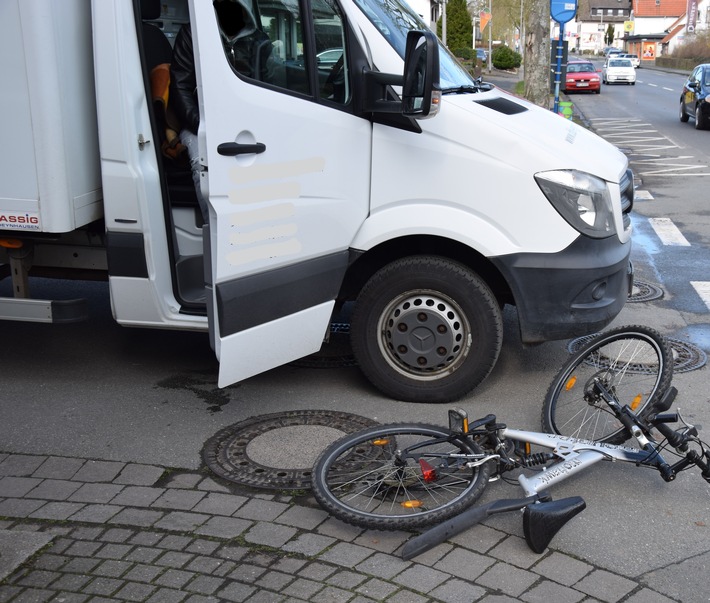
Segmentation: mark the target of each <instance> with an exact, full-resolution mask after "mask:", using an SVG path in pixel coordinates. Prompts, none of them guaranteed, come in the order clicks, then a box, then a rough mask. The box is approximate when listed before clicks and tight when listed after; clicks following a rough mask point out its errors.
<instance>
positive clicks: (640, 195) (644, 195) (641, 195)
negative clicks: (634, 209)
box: [634, 191, 653, 201]
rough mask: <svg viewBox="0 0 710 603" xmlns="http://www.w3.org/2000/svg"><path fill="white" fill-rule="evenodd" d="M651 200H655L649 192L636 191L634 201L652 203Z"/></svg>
mask: <svg viewBox="0 0 710 603" xmlns="http://www.w3.org/2000/svg"><path fill="white" fill-rule="evenodd" d="M651 199H653V195H652V194H651V193H650V192H648V191H634V201H636V200H642V201H650V200H651Z"/></svg>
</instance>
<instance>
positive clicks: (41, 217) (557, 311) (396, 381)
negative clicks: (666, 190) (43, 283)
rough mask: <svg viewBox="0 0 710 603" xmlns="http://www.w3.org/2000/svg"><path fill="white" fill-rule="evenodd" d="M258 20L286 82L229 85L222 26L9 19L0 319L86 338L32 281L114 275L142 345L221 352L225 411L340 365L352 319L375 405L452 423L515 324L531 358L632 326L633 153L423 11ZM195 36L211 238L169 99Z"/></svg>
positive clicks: (299, 14) (44, 13) (28, 12)
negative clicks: (494, 71)
mask: <svg viewBox="0 0 710 603" xmlns="http://www.w3.org/2000/svg"><path fill="white" fill-rule="evenodd" d="M232 1H234V0H217V2H232ZM242 2H243V3H244V8H245V9H246V11H247V14H248V15H249V18H250V19H252V20H253V23H254V24H255V25H256V30H258V33H259V35H260V36H262V37H263V36H264V34H265V35H266V36H268V38H269V41H270V42H269V44H267V47H266V48H265V52H266V53H267V55H268V60H269V61H270V67H271V69H270V70H269V73H270V74H276V75H269V76H265V75H262V70H260V69H258V68H254V69H252V70H251V71H249V75H245V73H246V71H242V70H241V69H240V68H239V66H238V65H236V64H235V63H234V62H233V61H232V59H231V56H230V49H229V48H228V46H225V36H223V35H221V34H220V24H219V23H218V19H217V16H216V11H215V6H214V5H213V2H212V1H211V0H94V1H93V2H92V1H91V0H62V1H61V2H59V1H52V0H5V2H3V4H2V11H1V14H0V57H1V58H0V64H1V65H2V72H3V74H4V75H3V78H4V82H3V85H4V92H3V94H2V95H0V120H1V122H0V128H1V130H2V132H3V134H4V140H5V141H6V142H5V144H3V145H2V149H1V150H0V153H1V155H0V166H1V169H2V171H3V174H2V178H1V179H0V275H2V271H3V270H4V271H5V273H4V274H5V275H6V276H7V277H8V280H11V282H12V287H13V294H12V295H7V296H6V297H4V298H2V299H0V318H5V319H15V320H28V321H47V322H51V321H55V322H56V321H60V320H63V321H70V320H74V319H79V318H81V317H82V316H83V307H82V305H81V303H80V302H79V301H74V300H63V301H58V300H37V299H33V298H32V295H31V284H32V276H33V275H43V276H54V277H57V278H77V277H79V278H83V277H84V276H85V275H86V274H87V271H91V272H93V273H98V274H101V275H104V276H105V277H106V278H107V279H108V281H109V285H110V294H111V304H112V309H113V314H114V317H115V319H116V320H117V321H118V322H119V323H120V324H123V325H127V326H136V327H158V328H172V329H185V330H208V329H209V332H210V334H211V340H212V343H213V347H214V350H215V353H216V355H217V357H218V358H219V360H220V371H219V381H218V383H219V385H220V386H225V385H227V384H230V383H233V382H235V381H238V380H242V379H245V378H247V377H249V376H251V375H255V374H257V373H260V372H262V371H266V370H268V369H270V368H272V367H276V366H279V365H282V364H284V363H287V362H290V361H292V360H294V359H297V358H300V357H303V356H305V355H308V354H311V353H314V352H316V351H318V350H319V348H320V347H321V345H322V343H323V341H324V339H326V338H327V337H328V334H329V331H330V324H331V321H332V316H333V313H334V312H337V311H339V309H340V308H341V307H342V306H343V305H344V304H347V303H349V302H354V304H351V305H353V306H354V309H353V312H352V321H351V327H350V334H351V341H352V347H353V350H354V353H355V356H356V358H357V360H358V362H359V364H360V366H361V368H362V370H363V372H364V373H365V375H366V376H367V377H368V378H369V379H370V380H371V382H372V383H373V384H374V385H375V386H377V387H378V388H379V389H380V390H381V391H382V392H384V393H385V394H387V395H389V396H391V397H394V398H398V399H402V400H412V401H420V402H444V401H449V400H452V399H455V398H458V397H461V396H463V395H464V394H466V393H467V392H469V391H470V390H472V389H473V388H474V387H475V386H476V385H477V384H479V383H480V382H481V381H482V380H483V379H484V378H485V377H486V376H487V375H488V374H489V372H490V371H491V370H492V368H493V366H494V365H495V362H496V360H497V357H498V353H499V351H500V348H501V342H502V324H503V322H502V317H501V311H502V308H503V306H504V305H506V304H510V305H513V306H515V307H516V308H517V316H518V325H519V331H520V333H519V335H520V338H521V340H522V342H524V343H526V344H527V343H531V344H532V343H539V342H544V341H549V340H554V339H562V338H568V337H572V336H578V335H583V334H587V333H590V332H592V331H595V330H598V329H600V328H602V327H604V326H605V325H607V324H608V323H609V322H610V321H611V320H612V319H613V318H614V317H615V316H616V315H617V314H618V313H619V311H620V310H621V308H622V307H623V305H624V303H625V300H626V298H627V295H628V292H629V288H630V282H631V270H630V263H629V255H630V249H631V225H630V217H629V212H630V211H631V207H632V203H633V189H634V187H633V178H632V177H631V173H630V171H629V170H628V165H627V160H626V158H625V157H624V155H623V154H622V153H621V152H619V151H618V150H617V149H616V148H615V147H613V146H612V145H610V144H608V143H606V142H604V141H603V140H602V139H601V138H599V137H597V136H595V135H594V134H592V133H590V132H588V131H587V130H585V129H583V128H581V127H579V126H578V125H576V124H574V123H573V122H571V121H569V120H566V119H563V118H561V117H559V116H557V115H555V114H553V113H552V112H550V111H546V110H543V109H541V108H538V107H536V106H533V105H531V104H529V103H527V102H525V101H523V100H521V99H519V98H516V97H513V96H511V95H508V94H506V93H504V92H502V91H501V90H499V89H497V88H495V87H493V86H490V85H485V84H484V85H481V84H479V83H477V82H475V81H474V80H473V78H472V77H471V75H469V73H467V72H466V71H465V70H464V69H463V68H462V67H461V66H460V65H459V64H458V63H457V62H456V60H455V59H454V58H453V57H452V56H451V55H450V54H449V52H448V51H447V50H446V49H445V48H444V47H443V46H441V44H439V43H438V42H437V40H436V38H435V37H434V35H433V34H432V33H431V32H430V31H429V30H428V29H427V28H426V27H425V25H424V23H423V22H422V21H421V19H420V18H419V17H418V16H417V15H416V14H415V13H414V12H413V11H411V10H410V9H409V8H408V7H407V5H406V4H405V3H404V2H403V1H401V0H242ZM185 24H189V25H188V27H190V31H191V35H192V41H193V46H194V57H195V63H196V77H197V88H196V90H195V95H196V97H197V99H198V102H199V112H200V120H199V135H198V141H199V150H200V157H199V164H200V171H199V174H198V175H199V179H200V182H201V187H200V188H201V194H202V196H203V197H204V198H205V199H206V200H207V201H208V204H209V209H208V219H207V221H206V222H205V221H204V220H203V218H202V214H201V212H200V210H199V206H198V203H197V200H196V194H195V189H194V187H193V185H192V179H191V175H190V171H189V168H184V167H183V166H178V165H175V164H174V162H172V160H169V159H167V158H166V157H165V156H164V155H163V153H162V152H161V142H162V141H163V139H164V137H165V128H164V124H163V122H162V108H161V107H162V105H161V104H160V103H155V102H153V101H154V98H153V97H154V94H153V93H152V92H151V82H152V80H151V74H153V75H154V73H155V72H154V71H153V70H154V68H155V67H156V66H158V65H161V64H165V63H169V62H170V61H171V52H172V49H171V44H173V43H174V40H175V37H176V35H177V33H178V31H179V29H180V27H181V26H183V25H185ZM251 33H256V32H251ZM338 49H339V50H341V53H340V54H339V56H338V58H337V59H335V60H330V59H328V60H326V57H330V58H332V57H333V55H337V54H338V53H337V52H330V53H327V55H326V54H324V53H325V52H326V51H328V50H336V51H337V50H338ZM258 54H259V56H262V55H261V53H258ZM319 55H321V56H320V57H319ZM319 59H320V60H319ZM264 73H266V72H265V71H264ZM152 83H153V84H155V82H154V81H153V82H152ZM168 107H170V100H169V99H168ZM427 118H428V119H427Z"/></svg>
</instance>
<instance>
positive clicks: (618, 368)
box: [542, 325, 673, 444]
mask: <svg viewBox="0 0 710 603" xmlns="http://www.w3.org/2000/svg"><path fill="white" fill-rule="evenodd" d="M595 378H597V379H599V380H600V381H601V382H602V383H603V384H604V386H605V387H606V388H607V389H608V390H609V391H610V392H611V393H612V394H613V395H614V396H615V397H616V399H617V400H618V402H619V404H620V405H621V406H624V405H628V406H629V407H630V408H631V409H632V410H633V411H634V412H635V413H636V414H637V415H638V416H640V417H641V418H643V417H645V416H646V415H647V414H649V413H650V412H651V410H652V409H653V405H654V404H655V403H656V401H658V400H660V399H661V398H662V397H663V395H664V394H665V392H666V391H667V390H668V388H669V387H670V384H671V380H672V378H673V356H672V351H671V349H670V347H669V345H668V343H667V341H666V340H665V339H664V338H663V336H662V335H661V334H660V333H658V332H657V331H656V330H654V329H652V328H650V327H646V326H641V325H633V326H623V327H617V328H615V329H611V330H609V331H606V332H604V333H600V334H599V335H597V336H596V337H594V338H593V339H592V340H590V341H589V342H587V343H586V344H585V345H584V346H583V347H582V348H581V349H580V350H578V351H577V352H576V353H575V354H574V355H573V356H572V357H571V358H570V359H569V360H568V361H567V362H566V363H565V365H564V366H563V367H562V369H561V370H560V371H559V373H558V374H557V376H556V377H555V378H554V380H553V381H552V384H551V385H550V388H549V389H548V391H547V395H546V396H545V402H544V405H543V410H542V426H543V430H545V431H550V432H553V433H558V434H560V435H565V436H570V437H575V438H580V439H586V440H592V441H595V442H606V443H610V444H621V443H623V442H625V441H626V440H628V439H629V438H630V437H631V434H630V433H629V431H628V429H626V428H625V427H623V426H622V425H621V423H619V421H618V420H617V419H616V417H615V416H614V414H613V413H612V412H611V409H610V408H609V406H608V405H607V404H606V403H605V402H604V401H603V400H601V398H600V397H599V396H596V395H594V393H593V391H592V389H591V386H592V383H593V380H594V379H595Z"/></svg>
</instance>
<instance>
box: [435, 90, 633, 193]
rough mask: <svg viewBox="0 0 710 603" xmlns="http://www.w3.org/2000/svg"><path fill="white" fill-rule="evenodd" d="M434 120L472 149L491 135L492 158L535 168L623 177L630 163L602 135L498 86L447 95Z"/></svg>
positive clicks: (488, 150)
mask: <svg viewBox="0 0 710 603" xmlns="http://www.w3.org/2000/svg"><path fill="white" fill-rule="evenodd" d="M462 113H468V114H469V116H464V115H462ZM436 122H439V123H438V124H436V126H435V123H436ZM429 123H431V125H432V126H435V128H436V129H437V130H438V129H439V128H438V127H437V126H442V127H445V128H446V129H447V131H448V132H447V137H449V138H450V139H451V140H455V141H456V142H458V143H459V144H462V145H464V146H470V147H471V149H472V150H473V149H474V148H475V147H477V146H479V145H480V141H481V140H485V141H486V143H487V144H486V153H487V154H488V159H489V160H494V161H495V159H498V160H499V161H502V162H504V163H506V164H508V165H513V166H515V165H516V163H518V165H519V166H520V167H523V166H524V167H525V169H526V171H529V170H531V169H532V171H533V173H537V172H541V171H546V170H558V169H577V170H580V169H581V170H584V171H586V172H589V173H591V174H593V175H595V176H598V177H600V178H602V179H604V180H606V181H609V182H615V183H618V182H619V180H620V179H621V176H622V175H623V174H624V172H625V171H626V169H627V167H628V160H627V158H626V156H625V155H624V154H623V153H622V152H621V151H620V150H619V149H618V148H617V147H616V146H614V145H613V144H611V143H609V142H607V141H606V140H604V139H603V138H601V137H600V136H598V135H596V134H594V133H593V132H591V131H589V130H587V129H586V128H583V127H581V126H579V125H577V124H576V123H574V122H573V121H572V120H569V119H565V118H564V117H561V116H559V115H556V114H555V113H553V112H552V111H548V110H546V109H543V108H541V107H538V106H537V105H534V104H532V103H530V102H528V101H526V100H524V99H521V98H519V97H516V96H514V95H512V94H508V93H506V92H504V91H502V90H500V89H498V88H494V89H492V90H491V91H487V92H480V93H475V94H447V95H444V97H443V102H442V107H441V111H440V113H439V115H437V117H436V118H435V119H432V120H431V121H430V122H429ZM454 123H455V124H456V128H451V125H452V124H454ZM427 126H428V124H427ZM425 127H426V126H425ZM427 129H428V127H427ZM456 132H458V134H457V133H456ZM476 141H478V143H479V145H477V144H476Z"/></svg>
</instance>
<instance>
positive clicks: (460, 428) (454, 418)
mask: <svg viewBox="0 0 710 603" xmlns="http://www.w3.org/2000/svg"><path fill="white" fill-rule="evenodd" d="M449 431H451V432H453V433H460V434H462V435H463V434H466V433H468V413H467V412H466V411H465V410H464V409H463V408H452V409H450V410H449Z"/></svg>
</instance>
